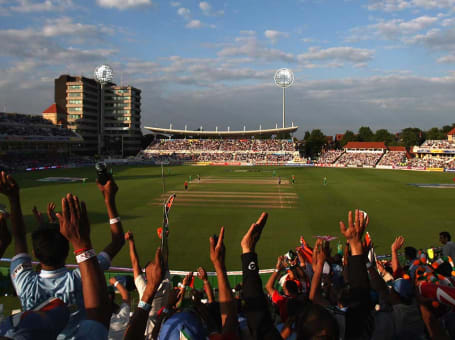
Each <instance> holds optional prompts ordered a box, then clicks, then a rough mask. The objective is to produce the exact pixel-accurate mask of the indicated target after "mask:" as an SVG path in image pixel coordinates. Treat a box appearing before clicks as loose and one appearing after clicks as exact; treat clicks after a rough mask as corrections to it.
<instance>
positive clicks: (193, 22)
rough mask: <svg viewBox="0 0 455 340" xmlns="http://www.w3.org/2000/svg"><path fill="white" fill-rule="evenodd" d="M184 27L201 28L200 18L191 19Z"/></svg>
mask: <svg viewBox="0 0 455 340" xmlns="http://www.w3.org/2000/svg"><path fill="white" fill-rule="evenodd" d="M185 27H187V28H201V27H202V23H201V21H200V20H191V21H190V22H188V23H187V24H186V25H185Z"/></svg>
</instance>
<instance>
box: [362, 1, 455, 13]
mask: <svg viewBox="0 0 455 340" xmlns="http://www.w3.org/2000/svg"><path fill="white" fill-rule="evenodd" d="M367 8H368V10H370V11H378V10H379V11H384V12H398V11H403V10H406V9H415V8H423V9H453V8H455V1H454V0H370V1H369V3H368V5H367Z"/></svg>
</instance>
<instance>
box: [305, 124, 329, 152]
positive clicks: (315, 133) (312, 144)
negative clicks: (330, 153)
mask: <svg viewBox="0 0 455 340" xmlns="http://www.w3.org/2000/svg"><path fill="white" fill-rule="evenodd" d="M326 144H327V137H326V136H325V135H324V134H323V133H322V131H321V130H319V129H315V130H312V131H311V133H310V135H309V137H308V139H307V140H306V141H305V147H304V150H305V156H307V157H315V156H317V155H318V154H319V153H320V152H321V150H322V147H323V146H324V145H326Z"/></svg>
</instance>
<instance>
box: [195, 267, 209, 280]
mask: <svg viewBox="0 0 455 340" xmlns="http://www.w3.org/2000/svg"><path fill="white" fill-rule="evenodd" d="M197 277H198V279H199V280H202V281H206V280H207V272H206V271H205V269H204V268H203V267H199V268H198V269H197Z"/></svg>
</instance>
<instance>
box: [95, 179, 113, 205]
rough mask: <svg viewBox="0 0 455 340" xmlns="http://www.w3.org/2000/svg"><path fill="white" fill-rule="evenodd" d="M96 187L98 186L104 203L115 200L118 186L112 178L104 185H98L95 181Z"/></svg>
mask: <svg viewBox="0 0 455 340" xmlns="http://www.w3.org/2000/svg"><path fill="white" fill-rule="evenodd" d="M96 185H97V186H98V189H100V191H101V194H102V195H103V198H104V200H105V201H111V200H114V199H115V195H116V194H117V192H118V186H117V184H116V183H115V181H114V179H113V178H111V179H110V180H108V181H107V182H106V184H104V185H102V184H100V183H99V182H98V180H97V181H96Z"/></svg>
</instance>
